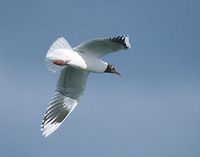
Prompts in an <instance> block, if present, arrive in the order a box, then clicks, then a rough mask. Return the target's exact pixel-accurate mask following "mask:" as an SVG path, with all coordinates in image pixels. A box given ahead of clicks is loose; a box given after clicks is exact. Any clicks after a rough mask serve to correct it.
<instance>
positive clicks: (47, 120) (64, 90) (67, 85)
mask: <svg viewBox="0 0 200 157" xmlns="http://www.w3.org/2000/svg"><path fill="white" fill-rule="evenodd" d="M88 74H89V72H87V71H83V70H79V69H75V68H72V67H67V68H66V69H63V70H62V71H61V74H60V77H59V80H58V83H57V89H56V93H55V95H54V97H53V98H52V101H51V102H50V104H49V107H48V108H47V111H46V113H45V116H44V119H43V122H42V125H41V127H42V130H43V131H44V132H43V135H44V136H45V137H47V136H49V135H50V134H51V133H53V132H54V131H55V130H56V129H57V128H58V127H59V126H60V125H61V124H62V123H63V122H64V120H65V119H66V118H67V117H68V116H69V114H70V113H71V112H72V111H73V110H74V108H75V107H76V105H77V103H78V100H79V98H80V97H81V95H82V94H83V91H84V89H85V84H86V80H87V77H88Z"/></svg>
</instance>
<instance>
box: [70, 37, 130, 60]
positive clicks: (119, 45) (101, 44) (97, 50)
mask: <svg viewBox="0 0 200 157" xmlns="http://www.w3.org/2000/svg"><path fill="white" fill-rule="evenodd" d="M130 48H131V45H130V43H129V36H128V35H124V36H119V37H114V38H105V39H95V40H91V41H87V42H85V43H82V44H80V45H79V46H77V47H75V48H73V49H74V50H75V51H79V52H83V53H90V54H91V55H94V56H96V57H98V58H102V57H103V56H105V55H106V54H108V53H111V52H116V51H121V50H125V49H130Z"/></svg>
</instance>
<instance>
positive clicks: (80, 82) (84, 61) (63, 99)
mask: <svg viewBox="0 0 200 157" xmlns="http://www.w3.org/2000/svg"><path fill="white" fill-rule="evenodd" d="M130 48H131V45H130V43H129V36H128V35H124V36H118V37H113V38H105V39H94V40H90V41H87V42H85V43H82V44H80V45H79V46H77V47H74V48H72V47H71V46H70V44H69V43H68V42H67V41H66V40H65V39H64V38H63V37H61V38H58V39H57V40H56V41H55V42H54V43H53V44H52V46H51V47H50V49H49V50H48V52H47V55H46V65H47V68H48V69H49V70H50V71H52V72H57V71H61V73H60V77H59V80H58V83H57V88H56V91H55V95H54V97H53V98H52V100H51V102H50V103H49V106H48V108H47V111H46V113H45V116H44V119H43V121H42V125H41V127H42V129H41V130H42V131H43V135H44V136H45V137H47V136H49V135H50V134H51V133H53V132H54V131H55V130H56V129H57V128H58V127H59V126H60V125H61V124H62V123H63V122H64V120H65V119H66V118H67V117H68V116H69V114H70V113H71V112H72V111H73V110H74V108H75V107H76V105H77V104H78V101H79V99H80V97H81V95H82V94H83V91H84V89H85V85H86V81H87V77H88V75H89V73H90V72H94V73H115V74H117V75H120V73H119V72H117V71H116V70H115V68H114V66H113V65H111V64H109V63H107V62H104V61H103V60H101V58H102V57H103V56H105V55H106V54H108V53H111V52H116V51H122V50H126V49H130Z"/></svg>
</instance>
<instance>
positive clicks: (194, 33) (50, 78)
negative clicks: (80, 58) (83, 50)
mask: <svg viewBox="0 0 200 157" xmlns="http://www.w3.org/2000/svg"><path fill="white" fill-rule="evenodd" d="M199 19H200V2H199V1H198V0H190V1H187V0H162V1H160V0H124V1H119V0H101V1H94V0H83V1H78V0H57V1H52V0H49V1H46V0H43V1H30V0H26V1H25V0H18V1H14V0H6V1H5V0H2V1H0V20H1V22H0V47H1V51H0V71H1V74H0V86H1V94H0V105H1V110H0V122H1V131H0V133H1V135H0V136H1V140H0V155H1V156H4V157H11V156H29V157H35V156H38V157H40V156H41V157H42V156H48V157H53V156H71V157H78V156H87V157H92V156H95V157H102V156H104V157H110V156H116V157H121V156H126V157H133V156H136V157H146V156H148V157H160V156H162V157H169V156H176V157H188V156H192V157H198V156H199V155H200V149H199V148H200V120H199V119H200V114H199V113H200V70H199V69H200V53H199V52H200V48H199V47H200V46H199V45H200V42H199V41H200V40H199V39H200V29H199V28H200V20H199ZM124 34H128V35H129V36H130V43H131V45H132V49H131V50H128V51H124V52H120V53H113V54H110V55H108V56H105V57H104V60H105V61H107V62H109V63H111V64H113V65H114V66H115V67H116V69H117V70H118V71H119V72H120V73H121V74H122V76H121V77H119V76H117V75H112V74H91V75H90V76H89V78H88V82H87V87H86V91H85V94H84V97H83V98H82V99H81V101H80V103H79V104H78V106H77V107H76V109H75V110H74V111H73V113H72V114H71V115H70V116H69V117H68V119H67V120H66V121H65V122H64V123H63V125H62V126H61V127H60V128H59V129H58V130H56V132H55V133H53V134H52V135H51V136H49V137H48V138H44V137H43V136H42V132H41V131H40V124H41V121H42V119H43V116H44V113H45V111H46V108H47V105H48V103H49V101H50V100H51V97H52V96H53V94H54V90H55V87H56V82H57V78H58V76H59V74H58V73H57V74H52V73H50V72H49V71H48V70H47V69H46V67H45V62H44V59H45V55H46V52H47V50H48V48H49V47H50V45H51V44H52V43H53V41H54V40H56V39H57V38H58V37H61V36H63V37H65V38H66V39H67V40H68V42H69V43H70V44H71V45H72V46H77V45H78V44H80V43H82V42H85V41H87V40H91V39H94V38H104V37H114V36H118V35H124Z"/></svg>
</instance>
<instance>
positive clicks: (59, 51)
mask: <svg viewBox="0 0 200 157" xmlns="http://www.w3.org/2000/svg"><path fill="white" fill-rule="evenodd" d="M69 50H72V47H71V46H70V45H69V43H68V42H67V41H66V40H65V38H63V37H61V38H58V39H57V40H56V41H55V42H54V43H53V44H52V45H51V47H50V49H49V50H48V52H47V55H46V66H47V68H48V69H49V70H50V71H52V72H56V71H60V70H62V69H64V68H66V66H59V65H56V64H54V63H53V62H54V61H66V60H67V58H66V51H69Z"/></svg>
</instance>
